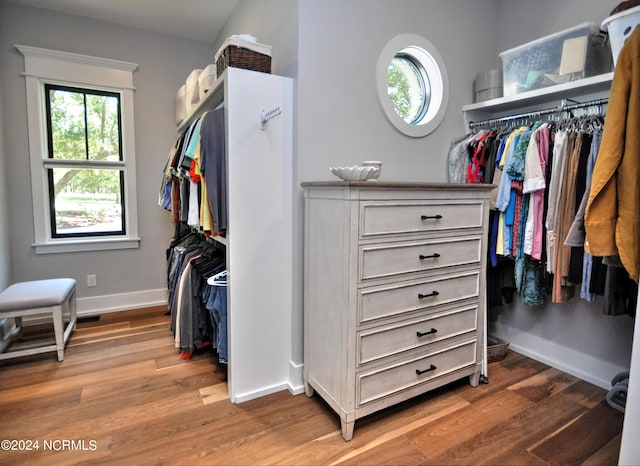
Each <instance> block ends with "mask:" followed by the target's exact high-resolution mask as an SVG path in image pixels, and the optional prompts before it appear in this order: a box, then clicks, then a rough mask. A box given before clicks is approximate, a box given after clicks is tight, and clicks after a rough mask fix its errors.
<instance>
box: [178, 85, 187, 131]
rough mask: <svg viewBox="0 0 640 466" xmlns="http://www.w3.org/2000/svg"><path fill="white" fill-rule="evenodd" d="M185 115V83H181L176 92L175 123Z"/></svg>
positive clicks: (180, 120) (179, 121)
mask: <svg viewBox="0 0 640 466" xmlns="http://www.w3.org/2000/svg"><path fill="white" fill-rule="evenodd" d="M186 117H187V85H186V84H183V85H182V86H180V88H179V89H178V92H177V93H176V124H177V125H179V124H180V123H181V122H182V120H184V119H185V118H186Z"/></svg>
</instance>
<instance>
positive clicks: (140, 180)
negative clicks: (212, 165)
mask: <svg viewBox="0 0 640 466" xmlns="http://www.w3.org/2000/svg"><path fill="white" fill-rule="evenodd" d="M14 44H23V45H30V46H35V47H43V48H48V49H54V50H62V51H66V52H74V53H81V54H87V55H94V56H98V57H103V58H111V59H116V60H123V61H129V62H134V63H138V64H139V65H140V66H139V69H138V71H136V72H135V73H134V85H135V86H136V91H135V97H134V105H135V129H136V168H137V180H136V183H137V193H138V222H139V233H140V237H141V238H142V241H141V243H140V248H139V249H130V250H122V251H101V252H93V253H71V254H48V255H36V254H35V253H34V251H33V248H32V243H33V241H34V233H33V220H32V214H31V209H32V202H31V188H30V172H29V152H28V140H27V123H26V122H27V115H26V97H25V81H24V78H23V77H22V76H21V73H22V72H23V71H24V59H23V57H22V55H21V54H20V53H19V52H18V51H17V50H16V49H15V48H14ZM211 55H212V47H211V45H210V44H206V43H203V42H196V41H189V40H184V39H180V38H177V37H173V36H169V35H163V34H157V33H153V32H149V31H143V30H138V29H132V28H128V27H124V26H117V25H114V24H110V23H106V22H102V21H95V20H91V19H87V18H84V17H76V16H70V15H65V14H61V13H57V12H54V11H46V10H41V9H37V8H29V7H23V6H19V5H15V4H10V3H3V2H0V69H1V70H2V71H1V73H2V74H1V88H0V91H1V94H2V98H3V110H4V116H5V117H4V134H5V135H11V137H7V138H5V144H4V153H5V154H6V157H3V160H4V159H5V158H6V165H5V166H4V170H6V173H7V174H10V176H7V179H6V187H7V193H11V195H10V197H7V193H5V195H4V196H2V197H1V198H0V201H2V202H9V204H10V209H9V212H8V215H7V216H6V217H5V216H3V218H6V219H7V220H8V221H7V222H4V221H3V222H2V224H3V225H5V224H8V225H9V242H10V245H11V257H10V260H11V266H12V268H11V270H12V278H13V280H16V281H21V280H31V279H39V278H49V277H54V276H61V275H64V276H69V277H73V278H76V279H77V280H78V285H79V288H78V296H79V298H83V297H87V296H104V295H114V294H120V293H129V292H137V291H145V290H160V289H162V288H166V280H165V278H164V277H165V270H166V265H165V254H164V251H165V249H166V247H167V245H168V242H169V239H170V237H171V235H172V233H173V228H172V225H171V221H170V218H169V216H168V213H167V212H165V211H163V210H162V209H160V208H159V207H158V206H157V197H158V190H159V187H160V176H161V170H162V165H163V163H164V161H165V160H166V158H167V156H168V152H169V149H170V147H171V145H172V144H173V142H174V141H175V138H176V137H177V132H176V123H175V95H176V91H177V89H178V87H179V86H180V85H181V84H182V83H183V82H184V81H185V78H186V76H187V75H188V73H189V72H190V71H191V70H192V69H193V68H196V67H201V66H202V65H203V64H206V63H207V62H208V60H209V57H211ZM0 154H1V153H0ZM1 167H2V166H1V165H0V168H1ZM1 184H2V186H3V187H4V185H5V183H1ZM0 196H1V195H0ZM7 199H8V201H7ZM2 202H0V205H2ZM3 238H4V235H3V234H2V233H1V232H0V245H4V244H6V241H3ZM0 273H3V272H0ZM87 274H96V276H97V284H98V286H97V287H95V288H87V287H86V275H87ZM1 277H2V275H0V278H1Z"/></svg>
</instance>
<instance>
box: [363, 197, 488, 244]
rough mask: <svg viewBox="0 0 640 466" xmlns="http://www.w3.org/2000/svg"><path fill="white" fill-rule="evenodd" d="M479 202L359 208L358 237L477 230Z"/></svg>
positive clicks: (365, 206)
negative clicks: (359, 225)
mask: <svg viewBox="0 0 640 466" xmlns="http://www.w3.org/2000/svg"><path fill="white" fill-rule="evenodd" d="M483 216H484V215H483V211H482V203H481V202H477V203H454V202H452V203H446V204H445V203H426V202H422V203H415V204H408V203H402V204H399V203H391V202H390V203H367V202H363V203H362V205H361V219H362V220H361V227H360V236H361V237H362V238H366V237H370V236H375V235H387V234H399V233H400V234H401V233H404V234H407V233H420V232H429V231H439V230H452V229H460V228H481V227H482V220H483Z"/></svg>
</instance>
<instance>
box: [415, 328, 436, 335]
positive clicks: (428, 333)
mask: <svg viewBox="0 0 640 466" xmlns="http://www.w3.org/2000/svg"><path fill="white" fill-rule="evenodd" d="M432 333H438V329H437V328H433V327H431V330H429V331H428V332H416V335H417V336H419V337H424V336H425V335H431V334H432Z"/></svg>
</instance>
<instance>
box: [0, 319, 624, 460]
mask: <svg viewBox="0 0 640 466" xmlns="http://www.w3.org/2000/svg"><path fill="white" fill-rule="evenodd" d="M489 371H490V372H489V382H490V383H489V384H488V385H480V386H478V387H477V388H471V387H470V386H469V385H468V384H467V383H466V382H460V383H456V384H453V385H450V386H448V387H445V388H443V389H440V390H438V391H437V392H435V393H431V394H426V395H424V396H421V397H418V398H416V399H414V400H411V401H410V402H406V403H403V404H401V405H399V406H395V407H393V408H390V409H388V410H386V411H384V412H381V413H377V414H374V415H371V416H369V417H367V418H365V419H362V420H359V421H357V422H356V428H355V433H354V437H353V440H351V441H350V442H344V441H343V440H342V437H341V435H340V422H339V420H338V416H337V415H336V414H334V413H333V412H332V411H331V409H330V408H329V407H328V406H327V405H326V404H325V403H324V402H323V401H322V400H321V399H319V398H318V397H317V396H314V397H313V398H307V397H306V396H305V395H304V394H302V395H297V396H292V395H291V394H290V393H288V392H287V391H283V392H280V393H276V394H273V395H270V396H266V397H263V398H260V399H257V400H253V401H249V402H246V403H242V404H239V405H233V404H231V403H230V402H229V400H228V399H227V396H226V384H225V382H224V372H223V371H220V370H219V369H218V368H217V366H216V358H215V355H214V354H213V353H212V352H211V351H206V352H203V353H202V354H198V355H195V356H194V357H193V358H192V359H191V360H188V361H184V360H181V359H180V355H179V353H178V351H177V350H176V348H174V347H173V344H172V339H171V332H170V330H169V328H168V317H167V316H166V315H164V310H163V309H146V310H136V311H130V312H122V313H116V314H109V315H105V316H103V317H102V318H101V319H100V320H99V321H97V322H81V323H80V324H79V325H78V329H77V330H76V332H75V333H74V334H73V336H72V339H71V340H70V343H69V346H68V349H67V351H66V354H65V360H64V361H63V362H57V360H56V357H55V353H51V354H50V355H47V354H45V355H39V356H32V357H30V358H28V359H23V360H13V361H4V362H2V363H0V433H1V435H0V439H9V440H15V441H16V442H13V444H12V445H10V446H12V447H15V448H16V449H18V450H24V449H25V448H26V447H28V446H32V447H35V446H36V444H35V443H30V442H38V443H37V446H38V450H31V451H6V450H0V464H3V465H4V464H6V465H17V464H29V465H34V464H46V465H54V464H91V465H96V464H118V465H123V464H124V465H129V464H131V465H133V464H135V465H140V464H167V465H176V464H225V465H234V464H296V465H306V464H319V465H325V464H358V465H360V464H393V465H400V464H402V465H408V464H428V465H429V464H433V465H447V464H453V465H462V464H469V465H481V464H488V465H519V464H523V465H524V464H526V465H534V466H536V465H568V464H587V465H615V464H617V459H618V452H619V448H620V436H621V431H622V419H623V416H622V414H620V413H619V412H617V411H615V410H613V409H612V408H610V407H609V406H608V405H607V404H606V402H605V401H604V398H605V394H606V393H605V391H604V390H602V389H600V388H598V387H595V386H593V385H591V384H589V383H586V382H584V381H581V380H579V379H577V378H575V377H572V376H570V375H567V374H565V373H562V372H559V371H557V370H555V369H552V368H550V367H548V366H546V365H544V364H541V363H539V362H536V361H533V360H531V359H528V358H526V357H524V356H521V355H519V354H517V353H514V352H510V353H509V354H508V356H507V357H506V358H505V359H504V360H503V361H501V362H498V363H492V364H490V366H489ZM17 441H20V442H17ZM2 447H3V449H4V448H6V443H3V444H2Z"/></svg>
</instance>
